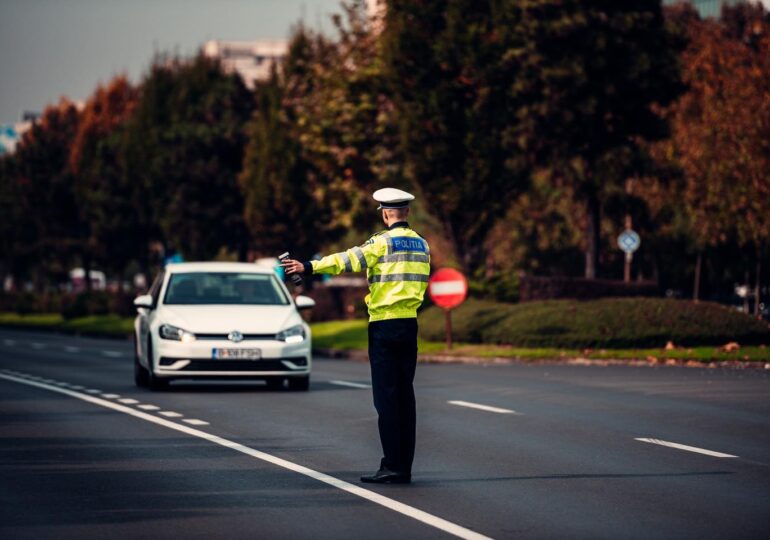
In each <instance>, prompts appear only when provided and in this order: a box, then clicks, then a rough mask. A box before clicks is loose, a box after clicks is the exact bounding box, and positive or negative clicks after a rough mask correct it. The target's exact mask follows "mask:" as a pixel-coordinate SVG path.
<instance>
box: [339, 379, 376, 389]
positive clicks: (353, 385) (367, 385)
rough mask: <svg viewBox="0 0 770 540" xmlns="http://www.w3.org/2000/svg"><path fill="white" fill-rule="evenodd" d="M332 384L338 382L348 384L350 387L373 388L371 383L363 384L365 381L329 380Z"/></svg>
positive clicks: (340, 384) (341, 384)
mask: <svg viewBox="0 0 770 540" xmlns="http://www.w3.org/2000/svg"><path fill="white" fill-rule="evenodd" d="M329 382H330V383H331V384H336V385H337V386H348V387H350V388H371V387H372V385H371V384H363V383H357V382H350V381H329Z"/></svg>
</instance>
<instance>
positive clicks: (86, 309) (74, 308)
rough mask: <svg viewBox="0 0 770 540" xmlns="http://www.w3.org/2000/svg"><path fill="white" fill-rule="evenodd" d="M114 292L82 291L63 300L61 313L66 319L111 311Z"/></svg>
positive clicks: (104, 313)
mask: <svg viewBox="0 0 770 540" xmlns="http://www.w3.org/2000/svg"><path fill="white" fill-rule="evenodd" d="M112 296H113V295H112V294H111V293H108V292H106V291H91V292H82V293H79V294H76V295H75V296H70V297H67V298H66V299H64V301H63V302H62V308H61V314H62V317H64V318H65V319H76V318H79V317H86V316H88V315H107V314H108V313H110V307H111V304H112Z"/></svg>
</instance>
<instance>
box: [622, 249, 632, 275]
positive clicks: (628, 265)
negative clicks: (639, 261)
mask: <svg viewBox="0 0 770 540" xmlns="http://www.w3.org/2000/svg"><path fill="white" fill-rule="evenodd" d="M633 259H634V254H633V253H632V252H630V251H629V252H628V253H626V265H625V268H623V281H625V282H626V283H631V262H632V261H633Z"/></svg>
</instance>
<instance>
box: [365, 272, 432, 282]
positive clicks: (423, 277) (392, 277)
mask: <svg viewBox="0 0 770 540" xmlns="http://www.w3.org/2000/svg"><path fill="white" fill-rule="evenodd" d="M429 279H430V276H429V275H428V274H378V275H376V276H370V277H369V283H383V282H386V281H418V282H422V283H427V282H428V280H429Z"/></svg>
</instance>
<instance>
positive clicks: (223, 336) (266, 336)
mask: <svg viewBox="0 0 770 540" xmlns="http://www.w3.org/2000/svg"><path fill="white" fill-rule="evenodd" d="M195 338H196V339H199V340H219V341H227V334H195ZM267 339H269V340H274V339H275V334H243V341H249V340H252V341H256V340H267Z"/></svg>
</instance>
